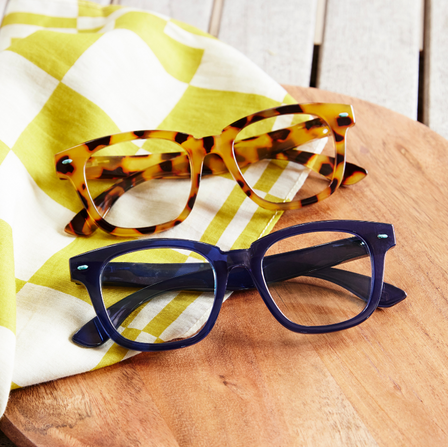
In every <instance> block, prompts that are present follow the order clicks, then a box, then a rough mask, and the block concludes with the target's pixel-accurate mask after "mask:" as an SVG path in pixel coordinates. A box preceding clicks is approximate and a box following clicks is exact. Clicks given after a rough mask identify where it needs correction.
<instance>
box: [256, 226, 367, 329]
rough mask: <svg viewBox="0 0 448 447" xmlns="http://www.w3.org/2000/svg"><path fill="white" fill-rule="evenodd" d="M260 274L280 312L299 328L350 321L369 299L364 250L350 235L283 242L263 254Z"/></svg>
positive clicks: (319, 235) (311, 236)
mask: <svg viewBox="0 0 448 447" xmlns="http://www.w3.org/2000/svg"><path fill="white" fill-rule="evenodd" d="M263 274H264V277H265V281H266V283H267V285H268V289H269V292H270V294H271V297H272V298H273V300H274V301H275V303H276V305H277V306H278V308H279V309H280V310H281V312H282V313H283V314H284V315H285V316H286V318H288V319H289V320H290V321H292V322H293V323H296V324H300V325H303V326H324V325H329V324H336V323H341V322H343V321H347V320H350V319H351V318H353V317H355V316H357V315H359V314H360V313H361V312H362V310H363V309H364V308H365V307H366V305H367V302H368V300H369V298H370V294H371V282H372V281H371V278H372V266H371V261H370V255H369V253H368V249H367V246H366V245H365V243H364V242H363V241H362V240H361V239H360V238H358V237H357V236H354V235H352V234H349V233H333V232H316V233H308V234H301V235H298V236H293V237H290V238H287V239H283V240H281V241H279V242H277V243H275V244H274V245H272V246H271V247H270V248H269V250H268V252H267V253H266V255H265V257H264V259H263Z"/></svg>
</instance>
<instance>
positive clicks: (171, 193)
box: [86, 138, 191, 228]
mask: <svg viewBox="0 0 448 447" xmlns="http://www.w3.org/2000/svg"><path fill="white" fill-rule="evenodd" d="M126 155H128V156H129V155H130V156H132V157H127V158H126V157H125V156H126ZM135 155H138V157H135ZM154 155H155V156H154ZM172 160H174V161H172ZM86 178H87V187H88V190H89V192H90V195H91V196H92V198H93V199H94V202H95V205H96V208H97V210H98V212H99V214H100V215H101V216H102V217H103V218H104V219H105V220H106V221H107V222H108V223H110V224H112V225H115V226H118V227H123V228H141V227H149V226H153V225H160V224H163V223H166V222H170V221H172V220H174V219H176V218H177V217H178V216H179V215H180V214H181V212H182V210H183V209H184V208H185V206H186V204H187V202H188V199H189V195H190V189H191V176H190V167H189V160H188V156H187V154H186V152H185V151H184V149H183V148H182V147H181V146H180V145H179V144H177V143H175V142H173V141H168V140H163V139H157V138H151V139H148V140H135V141H131V142H126V143H118V144H114V145H112V146H108V147H106V148H104V149H101V150H100V151H98V152H96V153H95V154H93V155H92V157H90V159H89V160H88V162H87V164H86ZM112 205H113V206H112Z"/></svg>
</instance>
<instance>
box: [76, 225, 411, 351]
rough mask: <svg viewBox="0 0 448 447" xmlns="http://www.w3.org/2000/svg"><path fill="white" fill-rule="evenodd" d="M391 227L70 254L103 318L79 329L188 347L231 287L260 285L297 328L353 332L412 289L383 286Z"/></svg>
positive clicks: (129, 344)
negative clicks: (241, 243) (243, 243)
mask: <svg viewBox="0 0 448 447" xmlns="http://www.w3.org/2000/svg"><path fill="white" fill-rule="evenodd" d="M394 245H395V235H394V229H393V226H392V225H390V224H385V223H376V222H362V221H347V220H343V221H323V222H313V223H306V224H301V225H297V226H293V227H289V228H285V229H283V230H280V231H277V232H275V233H272V234H269V235H267V236H265V237H263V238H261V239H259V240H257V241H255V242H254V243H253V244H252V245H251V247H250V248H248V249H244V250H231V251H221V250H220V249H219V248H218V247H215V246H212V245H209V244H205V243H201V242H194V241H189V240H177V239H158V240H157V239H153V240H136V241H131V242H124V243H120V244H116V245H111V246H108V247H105V248H101V249H98V250H94V251H91V252H88V253H84V254H82V255H79V256H76V257H73V258H71V259H70V272H71V278H72V281H74V282H76V283H82V284H84V285H85V287H86V288H87V290H88V292H89V294H90V298H91V300H92V303H93V307H94V309H95V312H96V314H97V317H95V318H94V319H92V320H91V321H89V322H88V323H86V324H85V325H84V326H83V327H82V328H81V329H80V330H79V331H78V332H76V334H75V335H74V336H73V341H74V342H75V343H77V344H79V345H81V346H84V347H95V346H100V345H102V344H103V343H104V342H106V341H107V340H109V339H112V340H113V341H114V342H115V343H117V344H119V345H121V346H123V347H125V348H128V349H133V350H136V351H162V350H169V349H177V348H182V347H185V346H189V345H192V344H194V343H197V342H198V341H200V340H202V339H203V338H204V337H205V336H206V335H207V334H208V333H209V332H210V330H211V329H212V327H213V325H214V323H215V321H216V318H217V317H218V313H219V311H220V309H221V305H222V303H223V300H224V298H225V296H226V292H231V291H237V290H246V289H253V288H256V289H257V290H258V292H259V293H260V295H261V297H262V298H263V300H264V302H265V303H266V305H267V307H268V309H269V310H270V311H271V313H272V315H273V316H274V317H275V318H276V319H277V321H278V322H279V323H281V324H282V325H283V326H285V327H286V328H287V329H290V330H291V331H294V332H301V333H305V334H319V333H325V332H334V331H339V330H342V329H348V328H350V327H353V326H355V325H357V324H360V323H361V322H363V321H364V320H366V319H367V318H368V317H369V316H370V315H371V314H372V313H373V311H374V310H375V309H376V308H377V307H391V306H393V305H395V304H397V303H399V302H400V301H402V300H403V299H404V298H406V293H405V292H404V291H403V290H401V289H399V288H397V287H395V286H393V285H391V284H388V283H383V273H384V260H385V255H386V252H387V251H388V250H389V249H390V248H391V247H393V246H394Z"/></svg>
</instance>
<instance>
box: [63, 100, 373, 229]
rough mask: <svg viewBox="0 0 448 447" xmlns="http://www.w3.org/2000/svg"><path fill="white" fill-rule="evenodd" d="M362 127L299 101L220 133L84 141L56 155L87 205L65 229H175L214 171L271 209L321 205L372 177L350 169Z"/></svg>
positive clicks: (341, 108) (346, 115)
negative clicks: (353, 134)
mask: <svg viewBox="0 0 448 447" xmlns="http://www.w3.org/2000/svg"><path fill="white" fill-rule="evenodd" d="M354 124H355V119H354V115H353V109H352V107H351V106H350V105H346V104H322V103H315V104H301V105H299V104H294V105H285V106H280V107H276V108H273V109H268V110H264V111H261V112H258V113H255V114H252V115H249V116H247V117H245V118H241V119H239V120H237V121H235V122H234V123H232V124H230V125H228V126H227V127H225V128H224V130H223V131H222V132H221V134H219V135H216V136H207V137H203V138H195V137H194V136H192V135H188V134H185V133H181V132H173V131H165V130H141V131H135V132H125V133H120V134H115V135H109V136H105V137H101V138H98V139H95V140H91V141H88V142H86V143H83V144H79V145H77V146H75V147H73V148H71V149H67V150H64V151H63V152H60V153H58V154H56V156H55V163H56V171H57V175H58V176H59V178H61V179H69V180H70V181H71V183H72V185H73V186H74V188H75V190H76V191H77V194H78V196H79V197H80V199H81V202H82V204H83V206H84V208H83V209H82V210H81V211H80V212H79V213H78V214H77V215H76V216H75V217H74V218H73V219H72V221H71V222H70V223H69V224H68V225H67V226H66V228H65V230H66V231H67V232H68V233H70V234H74V235H84V236H88V235H90V234H92V233H93V232H94V231H95V230H96V229H97V228H101V229H102V230H104V231H106V232H108V233H110V234H112V235H115V236H124V237H138V236H142V235H149V234H153V233H158V232H160V231H164V230H167V229H169V228H172V227H174V226H175V225H178V224H180V223H181V222H183V221H184V220H185V219H186V218H187V217H188V215H189V214H190V212H191V210H192V208H193V206H194V204H195V201H196V198H197V194H198V189H199V184H200V182H201V177H202V176H207V175H211V174H213V175H218V174H219V175H227V176H229V175H230V176H231V177H230V178H233V179H234V180H235V181H236V182H237V183H238V185H239V186H240V187H241V189H242V190H243V192H244V193H245V194H246V195H247V196H248V197H249V198H250V199H252V200H253V201H254V202H255V203H256V204H257V205H259V206H261V207H262V208H265V209H268V210H288V209H298V208H301V207H303V206H306V205H310V204H313V203H316V202H319V201H322V200H324V199H326V198H327V197H329V196H330V195H331V194H333V193H334V192H335V191H336V190H337V189H338V188H339V186H341V185H352V184H354V183H357V182H358V181H360V180H361V179H363V178H364V177H365V176H366V174H367V172H366V171H365V169H363V168H361V167H359V166H356V165H354V164H351V163H346V157H345V147H346V144H345V141H346V133H347V130H348V129H349V128H350V127H352V126H353V125H354ZM291 185H292V186H291ZM215 187H216V186H215ZM282 188H283V189H282Z"/></svg>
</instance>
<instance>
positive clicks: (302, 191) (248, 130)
mask: <svg viewBox="0 0 448 447" xmlns="http://www.w3.org/2000/svg"><path fill="white" fill-rule="evenodd" d="M331 135H332V134H331V130H330V128H329V127H328V125H327V124H326V123H325V122H324V121H322V120H321V119H320V118H318V117H316V116H313V115H309V114H303V113H297V114H288V115H280V116H277V117H273V118H267V119H264V120H261V121H257V122H256V123H254V124H251V125H249V126H247V127H245V128H244V129H242V131H241V132H240V133H239V134H238V136H237V138H236V141H235V145H234V148H235V156H236V158H237V161H238V165H239V166H240V169H241V172H242V174H243V177H244V179H245V180H246V182H247V184H248V185H249V186H250V187H251V188H252V189H253V190H254V191H255V192H256V193H257V194H258V195H259V196H260V197H262V198H264V199H265V200H268V201H270V202H275V203H279V202H289V201H292V200H294V201H298V200H303V199H306V198H309V197H312V196H314V195H316V194H319V193H320V192H322V191H323V190H325V189H326V188H327V187H328V185H329V184H330V181H331V179H332V175H333V167H334V165H333V163H334V158H335V155H336V149H335V146H334V142H333V138H332V136H331ZM257 160H260V161H257ZM319 172H321V173H319Z"/></svg>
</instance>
